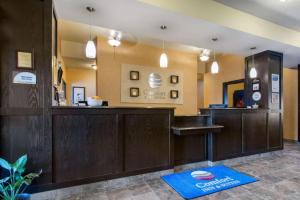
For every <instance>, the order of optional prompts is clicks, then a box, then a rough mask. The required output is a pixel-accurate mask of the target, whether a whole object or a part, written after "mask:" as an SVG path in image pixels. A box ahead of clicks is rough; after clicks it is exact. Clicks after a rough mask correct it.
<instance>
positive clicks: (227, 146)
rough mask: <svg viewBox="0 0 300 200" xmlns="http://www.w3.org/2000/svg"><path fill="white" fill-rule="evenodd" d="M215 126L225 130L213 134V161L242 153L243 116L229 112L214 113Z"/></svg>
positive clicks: (239, 113)
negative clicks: (220, 126)
mask: <svg viewBox="0 0 300 200" xmlns="http://www.w3.org/2000/svg"><path fill="white" fill-rule="evenodd" d="M214 124H218V125H222V126H224V128H223V129H222V130H221V132H219V133H215V134H213V140H212V143H213V144H212V145H213V158H212V159H213V160H224V159H227V158H232V157H236V156H239V155H241V153H242V114H241V112H239V111H236V112H235V111H230V112H228V111H227V110H226V111H224V112H221V111H220V112H216V113H214Z"/></svg>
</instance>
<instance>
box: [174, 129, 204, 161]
mask: <svg viewBox="0 0 300 200" xmlns="http://www.w3.org/2000/svg"><path fill="white" fill-rule="evenodd" d="M206 148H207V146H206V135H205V134H203V135H189V136H177V135H175V136H174V155H175V160H174V162H175V165H182V164H187V163H193V162H200V161H204V160H206V159H207V158H206V152H207V149H206Z"/></svg>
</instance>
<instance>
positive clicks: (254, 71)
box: [249, 47, 257, 78]
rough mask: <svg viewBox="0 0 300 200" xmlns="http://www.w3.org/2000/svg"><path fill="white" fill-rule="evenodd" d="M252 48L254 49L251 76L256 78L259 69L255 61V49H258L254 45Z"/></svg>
mask: <svg viewBox="0 0 300 200" xmlns="http://www.w3.org/2000/svg"><path fill="white" fill-rule="evenodd" d="M251 50H252V51H253V54H252V67H251V69H250V72H249V76H250V78H256V77H257V71H256V69H255V62H254V50H256V47H252V48H251Z"/></svg>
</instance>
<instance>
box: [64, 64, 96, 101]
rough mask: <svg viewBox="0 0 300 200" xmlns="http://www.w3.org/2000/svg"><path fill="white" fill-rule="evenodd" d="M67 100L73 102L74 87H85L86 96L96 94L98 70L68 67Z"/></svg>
mask: <svg viewBox="0 0 300 200" xmlns="http://www.w3.org/2000/svg"><path fill="white" fill-rule="evenodd" d="M66 74H67V76H68V79H67V81H66V83H67V102H69V103H72V87H73V86H82V87H85V96H86V97H93V96H95V95H96V71H95V70H93V69H84V68H67V71H66Z"/></svg>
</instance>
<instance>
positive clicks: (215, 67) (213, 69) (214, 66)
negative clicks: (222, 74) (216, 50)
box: [210, 61, 219, 74]
mask: <svg viewBox="0 0 300 200" xmlns="http://www.w3.org/2000/svg"><path fill="white" fill-rule="evenodd" d="M210 70H211V73H212V74H217V73H219V64H218V62H217V61H214V62H213V63H212V65H211V69H210Z"/></svg>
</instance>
